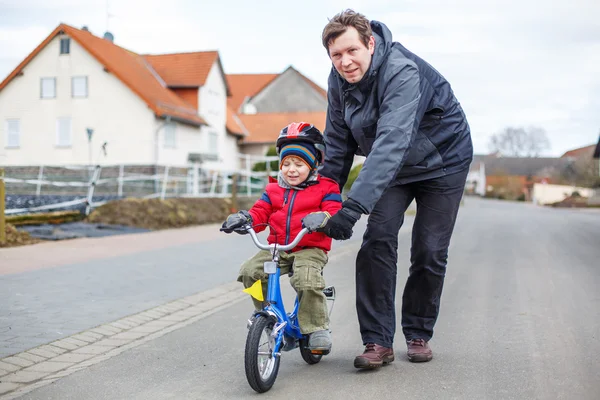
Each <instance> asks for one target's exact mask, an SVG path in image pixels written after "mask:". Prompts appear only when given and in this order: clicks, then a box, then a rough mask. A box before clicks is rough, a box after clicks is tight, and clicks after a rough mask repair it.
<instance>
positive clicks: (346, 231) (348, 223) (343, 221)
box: [323, 199, 361, 240]
mask: <svg viewBox="0 0 600 400" xmlns="http://www.w3.org/2000/svg"><path fill="white" fill-rule="evenodd" d="M358 209H359V206H358V204H357V203H356V202H354V201H353V200H351V199H348V200H346V201H345V202H344V203H343V204H342V209H341V210H340V211H338V212H337V213H336V214H334V215H333V217H331V218H330V219H329V221H327V225H325V228H324V229H323V231H324V232H325V234H326V235H327V236H329V237H330V238H332V239H336V240H346V239H350V238H351V237H352V228H354V224H356V221H358V219H359V218H360V216H361V212H360V211H358Z"/></svg>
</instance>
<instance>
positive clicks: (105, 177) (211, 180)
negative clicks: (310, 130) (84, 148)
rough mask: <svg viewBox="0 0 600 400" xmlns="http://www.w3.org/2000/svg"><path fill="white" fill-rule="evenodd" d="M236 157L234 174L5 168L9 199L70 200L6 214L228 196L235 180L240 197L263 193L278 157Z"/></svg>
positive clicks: (185, 169) (161, 168)
mask: <svg viewBox="0 0 600 400" xmlns="http://www.w3.org/2000/svg"><path fill="white" fill-rule="evenodd" d="M240 156H241V157H243V162H242V163H241V164H242V165H243V166H244V168H242V169H238V170H217V169H210V170H208V169H204V168H202V166H201V165H200V164H190V165H186V166H169V165H102V166H100V165H98V166H43V165H41V166H27V167H5V183H6V193H7V195H8V196H11V195H14V196H19V195H28V196H32V195H33V196H38V197H39V196H43V195H47V196H56V197H57V198H60V197H71V198H73V199H71V200H69V201H61V202H57V203H53V204H44V205H40V206H36V207H28V208H13V209H7V210H5V213H6V214H20V213H31V212H38V211H44V210H52V209H59V208H61V209H62V208H65V207H72V206H77V205H81V204H85V205H86V214H87V213H89V212H90V211H91V209H93V208H94V207H98V206H100V205H102V204H104V203H106V201H94V197H117V198H123V197H142V198H161V199H165V198H167V197H229V196H231V192H232V187H233V184H234V178H235V179H236V180H235V184H236V186H237V191H236V192H237V195H238V196H254V195H258V194H260V193H261V192H262V191H263V190H264V187H265V185H266V183H267V181H268V176H275V175H276V173H277V170H275V171H273V170H271V169H270V168H269V166H270V162H272V161H277V160H278V158H277V157H252V156H249V155H240ZM257 163H263V165H266V171H263V172H255V171H253V170H252V169H253V167H254V166H255V165H256V164H257Z"/></svg>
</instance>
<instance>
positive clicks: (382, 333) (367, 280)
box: [356, 185, 413, 347]
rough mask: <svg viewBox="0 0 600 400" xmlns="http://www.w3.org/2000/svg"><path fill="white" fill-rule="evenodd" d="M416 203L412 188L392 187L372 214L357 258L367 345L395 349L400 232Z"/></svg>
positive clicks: (361, 319) (361, 320)
mask: <svg viewBox="0 0 600 400" xmlns="http://www.w3.org/2000/svg"><path fill="white" fill-rule="evenodd" d="M412 200H413V195H412V192H411V189H410V187H408V186H406V185H402V186H393V187H389V188H388V189H387V190H386V191H385V192H384V193H383V195H382V197H381V199H379V201H378V202H377V204H376V205H375V207H374V209H373V211H372V212H371V214H370V215H369V219H368V223H367V230H366V231H365V234H364V236H363V243H362V246H361V248H360V251H359V252H358V255H357V258H356V311H357V314H358V323H359V326H360V333H361V336H362V340H363V344H366V343H376V344H378V345H380V346H384V347H392V343H393V341H394V334H395V332H396V305H395V297H396V274H397V262H398V231H399V230H400V227H401V226H402V223H403V222H404V212H405V211H406V209H407V208H408V206H409V204H410V202H411V201H412Z"/></svg>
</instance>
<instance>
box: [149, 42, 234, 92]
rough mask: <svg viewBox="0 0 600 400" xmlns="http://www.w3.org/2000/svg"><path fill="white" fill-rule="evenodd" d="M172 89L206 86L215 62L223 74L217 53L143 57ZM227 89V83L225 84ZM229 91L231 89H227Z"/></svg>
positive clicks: (203, 52)
mask: <svg viewBox="0 0 600 400" xmlns="http://www.w3.org/2000/svg"><path fill="white" fill-rule="evenodd" d="M143 57H144V58H145V59H146V60H148V62H150V64H151V65H152V67H153V68H154V70H156V72H158V74H159V75H160V77H161V78H162V79H164V81H165V83H166V84H167V86H168V87H171V88H193V87H200V86H204V84H205V83H206V79H207V78H208V74H209V73H210V70H211V68H212V66H213V65H214V63H215V62H217V63H218V65H219V68H220V69H221V73H222V74H223V76H225V73H224V72H223V66H222V65H221V60H220V58H219V53H218V52H217V51H197V52H190V53H173V54H146V55H144V56H143ZM225 86H226V87H227V86H228V85H227V82H226V83H225ZM227 90H228V91H229V89H228V88H227Z"/></svg>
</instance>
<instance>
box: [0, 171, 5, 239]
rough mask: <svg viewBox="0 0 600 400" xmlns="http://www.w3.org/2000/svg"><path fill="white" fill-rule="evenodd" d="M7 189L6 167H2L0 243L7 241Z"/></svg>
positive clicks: (0, 184)
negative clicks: (5, 185) (5, 179)
mask: <svg viewBox="0 0 600 400" xmlns="http://www.w3.org/2000/svg"><path fill="white" fill-rule="evenodd" d="M5 195H6V191H5V190H4V168H0V244H4V243H6V221H5V215H4V209H5V208H6V207H5V206H6V204H5V200H4V196H5Z"/></svg>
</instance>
